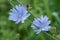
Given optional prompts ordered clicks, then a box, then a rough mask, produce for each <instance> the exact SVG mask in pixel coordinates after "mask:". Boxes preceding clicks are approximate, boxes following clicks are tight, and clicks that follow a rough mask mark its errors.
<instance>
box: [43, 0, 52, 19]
mask: <svg viewBox="0 0 60 40" xmlns="http://www.w3.org/2000/svg"><path fill="white" fill-rule="evenodd" d="M43 3H44V7H45V11H46V13H47V15H48V17H49V18H50V19H51V17H52V15H51V12H50V9H49V6H48V0H43Z"/></svg>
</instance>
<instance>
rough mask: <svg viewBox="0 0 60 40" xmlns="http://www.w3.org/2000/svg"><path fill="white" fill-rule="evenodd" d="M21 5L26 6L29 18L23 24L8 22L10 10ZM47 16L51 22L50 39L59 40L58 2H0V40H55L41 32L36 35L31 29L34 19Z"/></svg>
mask: <svg viewBox="0 0 60 40" xmlns="http://www.w3.org/2000/svg"><path fill="white" fill-rule="evenodd" d="M21 3H23V5H25V7H26V5H27V4H28V5H29V8H28V10H29V11H31V14H32V15H31V16H30V17H29V18H28V19H29V20H30V21H29V20H28V19H27V20H26V21H25V23H24V24H22V23H19V24H15V22H13V21H10V20H8V17H9V12H10V9H11V8H13V6H15V5H18V4H21ZM13 4H14V5H13ZM41 15H47V16H48V17H49V19H50V20H51V26H52V29H51V30H50V32H47V33H49V34H50V35H52V37H55V38H58V39H60V0H18V1H17V0H0V40H57V39H55V38H52V37H50V36H48V35H47V34H45V33H43V32H41V33H40V34H39V35H36V34H35V32H34V31H33V30H32V28H31V22H32V21H33V19H34V17H39V16H41Z"/></svg>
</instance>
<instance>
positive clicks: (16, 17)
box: [9, 5, 30, 23]
mask: <svg viewBox="0 0 60 40" xmlns="http://www.w3.org/2000/svg"><path fill="white" fill-rule="evenodd" d="M29 16H30V14H28V11H27V9H26V8H25V7H24V6H21V5H17V6H16V7H15V8H12V9H11V12H10V16H9V20H12V21H15V22H16V23H19V22H22V23H24V21H25V20H26V19H27V18H28V17H29Z"/></svg>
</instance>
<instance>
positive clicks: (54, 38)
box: [44, 32, 60, 40]
mask: <svg viewBox="0 0 60 40" xmlns="http://www.w3.org/2000/svg"><path fill="white" fill-rule="evenodd" d="M44 33H45V34H47V35H48V36H49V37H51V38H53V39H56V40H60V39H58V38H55V37H53V36H52V35H50V34H49V33H47V32H44Z"/></svg>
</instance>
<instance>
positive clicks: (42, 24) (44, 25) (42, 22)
mask: <svg viewBox="0 0 60 40" xmlns="http://www.w3.org/2000/svg"><path fill="white" fill-rule="evenodd" d="M50 22H51V21H50V20H48V17H47V16H43V15H42V16H41V17H40V18H34V21H33V24H32V26H31V27H32V29H33V30H34V31H35V32H36V34H39V33H40V32H41V31H48V30H49V29H50V28H51V26H49V24H50Z"/></svg>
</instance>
